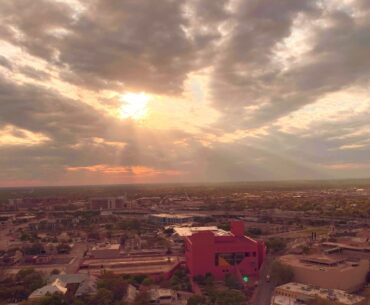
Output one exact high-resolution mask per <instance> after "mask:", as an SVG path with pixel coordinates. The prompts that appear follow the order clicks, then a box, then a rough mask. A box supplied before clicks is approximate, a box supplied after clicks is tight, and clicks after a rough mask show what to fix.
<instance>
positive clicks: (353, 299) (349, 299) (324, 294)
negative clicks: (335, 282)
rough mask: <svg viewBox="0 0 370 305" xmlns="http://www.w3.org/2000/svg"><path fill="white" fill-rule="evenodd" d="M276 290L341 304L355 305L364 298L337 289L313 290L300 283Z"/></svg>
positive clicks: (293, 283) (289, 284)
mask: <svg viewBox="0 0 370 305" xmlns="http://www.w3.org/2000/svg"><path fill="white" fill-rule="evenodd" d="M276 289H283V290H285V291H292V292H295V293H301V294H302V296H310V297H316V296H318V297H320V298H322V299H327V300H332V301H335V300H337V301H339V302H340V303H342V304H348V305H351V304H356V303H359V302H361V301H364V300H365V298H364V297H361V296H358V295H354V294H349V293H347V292H345V291H343V290H339V289H324V288H315V287H313V286H310V285H305V284H301V283H295V282H291V283H287V284H284V285H281V286H278V287H276Z"/></svg>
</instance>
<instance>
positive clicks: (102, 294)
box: [90, 288, 114, 305]
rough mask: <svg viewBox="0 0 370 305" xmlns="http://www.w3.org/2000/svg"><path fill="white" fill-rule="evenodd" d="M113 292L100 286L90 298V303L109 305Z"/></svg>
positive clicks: (91, 304) (111, 301) (93, 304)
mask: <svg viewBox="0 0 370 305" xmlns="http://www.w3.org/2000/svg"><path fill="white" fill-rule="evenodd" d="M113 301H114V300H113V293H112V291H110V290H108V289H105V288H100V289H98V292H97V293H96V295H95V296H94V297H93V298H92V300H91V302H90V305H111V304H113Z"/></svg>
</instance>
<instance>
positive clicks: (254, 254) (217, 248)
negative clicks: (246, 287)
mask: <svg viewBox="0 0 370 305" xmlns="http://www.w3.org/2000/svg"><path fill="white" fill-rule="evenodd" d="M265 255H266V246H265V244H264V242H261V241H256V240H254V239H252V238H250V237H247V236H245V235H244V223H243V222H242V221H233V222H231V232H225V231H222V230H221V231H220V232H219V233H218V232H215V231H199V232H197V233H194V234H192V235H191V236H187V237H185V257H186V264H187V267H188V269H189V271H190V273H191V276H193V277H194V276H198V275H201V276H204V275H205V274H207V273H211V274H212V275H213V276H214V277H215V278H216V279H223V278H224V277H225V276H226V275H227V274H233V275H235V276H236V277H237V278H238V279H240V280H243V281H244V282H248V280H249V278H250V277H257V276H258V272H259V269H260V267H261V265H262V262H263V260H264V258H265Z"/></svg>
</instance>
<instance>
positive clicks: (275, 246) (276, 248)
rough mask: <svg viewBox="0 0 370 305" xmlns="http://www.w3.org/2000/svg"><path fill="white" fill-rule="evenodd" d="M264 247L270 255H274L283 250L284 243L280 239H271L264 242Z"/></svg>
mask: <svg viewBox="0 0 370 305" xmlns="http://www.w3.org/2000/svg"><path fill="white" fill-rule="evenodd" d="M266 246H267V249H268V250H269V251H270V252H271V253H276V252H280V251H283V250H285V248H286V242H285V241H284V240H283V239H282V238H278V237H272V238H269V239H268V240H267V241H266Z"/></svg>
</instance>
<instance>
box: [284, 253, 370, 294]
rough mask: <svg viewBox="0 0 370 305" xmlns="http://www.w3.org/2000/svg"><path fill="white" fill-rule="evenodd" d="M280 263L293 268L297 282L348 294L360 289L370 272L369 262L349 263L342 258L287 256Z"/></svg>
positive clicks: (357, 261)
mask: <svg viewBox="0 0 370 305" xmlns="http://www.w3.org/2000/svg"><path fill="white" fill-rule="evenodd" d="M280 261H281V262H282V263H283V264H284V265H287V266H290V267H291V268H292V271H293V273H294V280H295V281H297V282H300V283H304V284H308V285H313V286H318V287H323V288H326V289H341V290H345V291H347V292H353V291H356V290H358V289H360V288H361V287H362V286H363V285H364V283H365V279H366V275H367V273H368V271H369V261H368V260H365V259H362V260H356V261H355V260H353V261H349V260H347V259H345V258H343V257H340V256H337V257H335V256H328V255H314V256H313V255H310V256H305V255H285V256H282V257H280Z"/></svg>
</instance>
